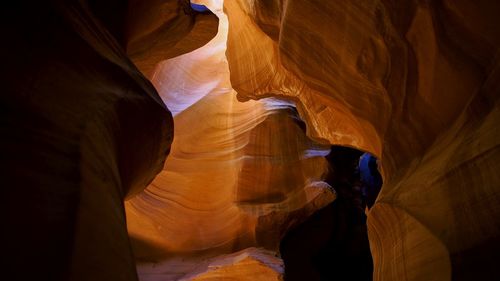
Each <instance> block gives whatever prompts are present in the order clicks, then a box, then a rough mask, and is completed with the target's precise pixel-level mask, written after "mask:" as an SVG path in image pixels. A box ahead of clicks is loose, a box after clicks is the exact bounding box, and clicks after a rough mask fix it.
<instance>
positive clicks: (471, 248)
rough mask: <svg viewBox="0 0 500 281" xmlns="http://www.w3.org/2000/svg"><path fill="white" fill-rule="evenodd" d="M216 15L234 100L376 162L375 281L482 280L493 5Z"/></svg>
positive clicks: (281, 4)
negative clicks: (291, 118) (287, 112)
mask: <svg viewBox="0 0 500 281" xmlns="http://www.w3.org/2000/svg"><path fill="white" fill-rule="evenodd" d="M225 11H226V13H227V15H228V18H229V36H228V51H227V54H228V61H229V68H230V71H231V82H232V85H233V87H234V88H235V90H236V91H237V92H238V95H239V96H240V99H249V98H253V99H256V98H262V97H268V96H286V97H290V98H291V99H293V100H295V101H297V105H298V107H299V108H300V112H301V116H302V118H303V119H304V120H305V121H306V123H307V124H308V125H309V127H308V128H310V131H309V132H308V133H309V135H310V136H311V137H313V138H316V139H318V140H325V141H328V142H330V143H331V144H341V145H347V146H352V147H357V148H359V149H362V150H365V151H369V152H371V153H372V154H374V155H377V156H378V157H379V158H380V160H381V169H382V174H383V177H384V186H383V188H382V191H381V193H380V195H379V197H378V199H377V203H376V204H375V206H374V207H373V209H372V210H371V211H370V212H369V215H368V227H369V238H370V245H371V248H372V254H373V256H374V268H375V273H374V278H375V280H401V279H404V278H406V280H446V279H449V278H450V277H451V276H453V278H454V279H457V280H460V279H464V280H470V278H472V276H485V277H487V276H490V277H491V276H493V274H494V272H495V268H494V262H493V260H495V259H498V248H499V244H500V225H499V224H498V222H500V211H499V209H498V208H497V207H496V206H498V204H499V200H500V198H499V196H498V187H499V183H500V179H499V178H498V176H497V173H495V172H493V171H495V170H496V169H498V164H497V163H498V161H496V160H498V159H499V158H498V157H499V150H498V144H499V141H500V135H499V133H500V132H499V130H498V128H497V126H495V125H494V124H495V122H496V120H499V117H500V116H499V113H500V112H499V107H498V98H499V93H500V88H499V86H500V85H499V83H498V81H500V80H499V78H500V77H499V74H500V73H499V71H498V70H499V60H498V58H499V57H498V54H499V53H498V50H499V49H498V47H499V43H500V29H499V28H498V27H497V26H496V25H497V24H496V15H498V13H499V12H500V7H499V5H498V4H496V3H493V2H487V1H480V2H474V3H469V2H465V1H458V2H457V1H435V2H429V1H421V2H413V1H364V2H342V3H340V2H338V1H335V2H332V1H301V0H296V1H271V2H269V1H258V0H256V1H253V0H238V1H226V2H225ZM472 253H477V255H475V256H474V258H472V256H471V254H472Z"/></svg>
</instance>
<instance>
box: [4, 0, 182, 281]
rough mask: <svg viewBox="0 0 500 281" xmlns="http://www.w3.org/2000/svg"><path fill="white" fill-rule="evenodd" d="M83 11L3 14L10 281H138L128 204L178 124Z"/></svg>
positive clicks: (53, 4) (76, 6)
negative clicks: (132, 248) (128, 198)
mask: <svg viewBox="0 0 500 281" xmlns="http://www.w3.org/2000/svg"><path fill="white" fill-rule="evenodd" d="M81 4H82V3H81V2H78V1H75V2H71V3H66V2H64V3H62V2H60V1H48V2H44V3H41V2H40V3H33V2H32V1H29V3H26V2H25V1H17V2H16V3H12V5H9V6H8V7H5V9H2V12H1V19H2V24H1V30H2V34H3V35H4V39H5V40H6V41H5V42H8V43H6V44H2V47H1V52H0V53H1V54H2V64H1V70H2V76H3V77H2V85H3V87H4V88H3V90H2V95H1V97H0V106H1V109H0V114H1V118H0V123H1V125H0V127H1V130H2V137H1V139H0V147H1V149H2V151H1V153H0V154H1V155H2V156H1V163H2V167H1V169H0V170H1V178H2V200H3V201H2V203H1V204H0V216H1V220H2V222H3V227H2V231H1V234H0V235H1V237H0V238H1V239H2V241H5V244H4V245H3V246H2V253H3V255H5V256H4V257H6V258H7V260H8V261H7V260H4V261H5V262H2V272H3V273H2V274H4V275H5V278H8V279H9V280H35V279H36V280H123V281H129V280H137V273H136V268H135V260H134V257H133V255H132V252H131V249H130V241H129V237H128V235H127V229H126V221H125V211H124V203H123V201H124V199H125V197H127V196H132V195H133V194H135V193H137V192H140V191H142V190H143V189H144V188H145V186H147V185H148V184H149V183H150V182H151V180H152V179H153V178H154V176H155V175H156V174H157V173H158V172H159V170H161V168H162V167H163V163H164V160H165V157H166V155H167V154H168V151H169V149H170V144H171V141H172V134H173V127H172V126H173V124H172V116H171V114H170V112H169V111H168V110H167V108H166V107H165V105H164V104H163V103H162V101H161V99H160V97H159V96H158V93H157V92H156V90H155V89H154V88H153V86H152V84H151V83H150V82H149V81H148V80H147V79H146V78H144V76H142V74H141V73H140V72H139V71H138V70H137V69H136V68H135V66H134V65H133V64H132V63H131V62H130V61H129V59H128V58H127V56H126V55H125V53H124V51H123V50H122V49H121V48H120V46H119V45H118V44H117V42H116V41H115V40H114V38H113V37H112V36H111V35H110V34H109V33H108V31H107V30H106V29H105V28H103V26H101V25H100V24H99V22H97V21H96V20H95V18H94V16H93V15H92V14H91V13H90V12H89V10H87V8H86V7H85V6H84V5H81ZM28 267H29V269H27V268H28Z"/></svg>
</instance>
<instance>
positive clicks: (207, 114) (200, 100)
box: [126, 1, 335, 280]
mask: <svg viewBox="0 0 500 281" xmlns="http://www.w3.org/2000/svg"><path fill="white" fill-rule="evenodd" d="M209 8H211V9H212V11H214V13H215V14H216V15H217V16H218V17H219V29H218V33H217V35H216V37H214V38H213V39H212V40H211V41H210V42H209V43H207V44H206V45H205V46H203V47H201V48H199V49H197V50H195V51H193V52H190V53H188V54H185V55H182V56H179V57H175V58H172V59H169V60H167V61H165V62H162V63H160V64H159V65H158V66H157V68H156V70H155V71H154V74H153V76H152V82H153V84H154V85H155V86H156V88H157V89H158V91H159V94H160V96H161V98H162V100H163V101H164V102H165V104H166V105H167V107H168V108H169V109H170V110H171V112H172V115H173V117H174V128H175V130H174V136H175V137H174V141H173V143H172V147H171V151H170V154H169V157H168V158H167V161H166V162H165V166H164V169H163V171H162V172H160V174H159V175H158V176H157V177H156V179H155V180H154V181H153V182H152V184H151V185H150V186H149V187H148V188H147V189H146V190H145V191H144V192H143V193H141V194H139V195H137V196H136V197H134V198H132V199H130V200H129V201H127V202H126V212H127V224H128V229H129V233H130V235H131V237H132V248H133V251H134V254H135V256H136V258H137V259H138V269H139V277H140V279H141V280H176V279H179V278H183V277H184V276H186V275H189V274H191V273H192V272H195V271H196V270H199V269H198V268H199V267H200V264H203V263H207V261H208V260H210V259H211V258H216V257H217V256H220V255H223V254H231V253H233V252H238V251H243V252H244V253H246V252H247V251H252V247H257V248H266V249H267V250H269V251H274V253H272V252H271V253H272V254H269V253H267V254H266V255H271V256H272V257H273V259H275V260H277V261H279V259H278V258H276V257H275V256H278V255H279V252H278V247H279V242H280V239H281V238H282V236H283V235H284V234H285V233H286V231H287V229H288V228H290V227H292V226H294V225H297V224H298V223H299V222H300V221H301V220H304V219H306V218H307V216H308V215H310V214H312V213H313V212H314V211H315V210H316V209H320V208H321V207H323V206H324V205H326V204H327V203H329V202H330V201H331V200H333V198H334V196H335V195H334V191H333V190H332V189H331V187H330V186H329V185H328V184H327V183H326V182H324V181H323V179H324V177H325V175H326V173H327V170H328V163H327V161H326V160H325V158H324V156H326V155H327V154H328V153H329V151H330V149H329V147H328V146H327V145H320V144H317V143H315V142H313V141H312V140H310V139H309V138H307V137H306V135H305V127H304V125H303V122H302V121H301V120H300V119H299V116H298V113H297V111H296V109H295V106H294V104H293V103H292V102H290V101H288V102H287V101H281V100H278V99H271V98H267V99H261V100H258V101H247V102H240V101H238V100H237V99H236V92H235V91H234V90H233V89H232V87H231V84H230V81H229V80H230V73H229V68H228V64H227V59H226V55H225V52H226V45H227V43H226V41H227V31H228V22H227V17H226V15H225V14H224V13H223V12H222V1H220V2H212V3H211V6H210V5H209ZM259 251H261V250H259ZM260 255H264V254H262V253H260ZM180 257H182V260H181V259H180ZM233 263H236V261H233ZM279 263H282V262H281V261H279ZM266 266H269V265H266ZM227 267H228V268H227V269H226V271H228V272H226V274H227V275H228V276H230V274H235V278H236V277H238V276H239V278H243V277H242V276H240V275H241V274H242V273H241V272H239V271H238V270H237V269H233V268H231V266H229V265H228V266H227ZM233 267H234V268H237V265H233ZM250 268H251V267H250V266H249V268H248V269H247V270H248V271H251V269H250ZM206 271H207V272H205V273H202V274H201V276H202V277H200V278H202V279H203V278H208V277H203V276H204V275H210V274H211V273H210V269H209V268H207V269H206ZM282 271H283V269H282V267H281V269H280V270H279V271H277V272H272V273H271V274H269V273H268V274H267V275H262V276H261V277H260V278H262V280H267V279H272V278H279V276H281V274H282ZM252 278H257V277H252Z"/></svg>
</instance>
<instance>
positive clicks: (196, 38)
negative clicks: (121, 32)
mask: <svg viewBox="0 0 500 281" xmlns="http://www.w3.org/2000/svg"><path fill="white" fill-rule="evenodd" d="M128 7H129V8H128V10H129V11H128V16H127V22H126V32H125V41H126V49H127V54H128V55H129V56H130V58H131V59H132V61H133V62H134V63H135V64H136V65H137V67H138V68H139V69H140V70H141V72H142V73H144V75H146V76H147V77H151V76H152V74H153V71H154V69H155V67H156V65H157V64H159V63H161V62H162V61H165V60H167V59H169V58H173V57H176V56H179V55H182V54H185V53H187V52H190V51H193V50H195V49H198V48H200V47H201V46H203V45H205V44H206V43H207V42H208V41H210V40H211V39H212V38H213V37H215V35H216V34H217V26H218V18H217V17H216V16H215V15H214V14H212V13H203V14H201V13H195V12H194V11H193V10H192V9H191V8H190V6H189V1H187V0H168V1H159V0H148V1H143V0H133V1H130V2H129V4H128Z"/></svg>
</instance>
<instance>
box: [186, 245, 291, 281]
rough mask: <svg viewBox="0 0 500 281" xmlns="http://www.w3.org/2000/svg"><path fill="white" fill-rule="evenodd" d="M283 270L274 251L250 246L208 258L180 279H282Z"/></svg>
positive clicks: (264, 280)
mask: <svg viewBox="0 0 500 281" xmlns="http://www.w3.org/2000/svg"><path fill="white" fill-rule="evenodd" d="M283 271H284V268H283V261H282V260H281V259H280V258H277V257H276V256H275V253H274V252H272V251H267V250H262V249H256V248H248V249H245V250H242V251H239V252H236V253H233V254H228V255H223V256H218V257H216V258H213V259H211V260H208V261H206V262H204V263H202V264H201V265H199V266H198V267H197V268H196V270H194V271H193V272H191V273H190V274H188V275H187V276H185V277H184V278H182V279H180V281H188V280H192V281H202V280H214V281H215V280H241V281H252V280H262V281H280V280H283Z"/></svg>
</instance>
